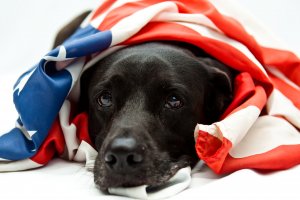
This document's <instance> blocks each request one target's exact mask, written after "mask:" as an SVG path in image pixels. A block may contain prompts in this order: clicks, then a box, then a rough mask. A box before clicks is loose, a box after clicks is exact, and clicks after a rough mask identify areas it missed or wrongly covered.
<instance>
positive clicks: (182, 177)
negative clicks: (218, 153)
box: [108, 166, 191, 199]
mask: <svg viewBox="0 0 300 200" xmlns="http://www.w3.org/2000/svg"><path fill="white" fill-rule="evenodd" d="M190 183H191V167H189V166H188V167H185V168H181V169H179V170H178V171H177V172H176V173H175V174H174V175H173V176H172V177H171V178H170V179H169V180H168V181H166V182H165V183H164V184H161V185H159V186H148V185H140V186H136V187H130V188H128V187H127V188H126V187H110V188H108V193H110V194H116V195H122V196H128V197H133V198H138V199H147V198H148V197H150V196H152V197H153V195H154V196H157V197H159V199H160V198H166V197H168V196H165V195H168V194H169V192H167V193H164V192H161V191H163V190H168V191H170V188H172V187H173V190H172V189H171V190H172V191H173V193H174V194H175V193H178V192H180V191H182V190H184V189H186V188H187V187H188V186H189V185H190ZM174 188H176V189H175V190H174Z"/></svg>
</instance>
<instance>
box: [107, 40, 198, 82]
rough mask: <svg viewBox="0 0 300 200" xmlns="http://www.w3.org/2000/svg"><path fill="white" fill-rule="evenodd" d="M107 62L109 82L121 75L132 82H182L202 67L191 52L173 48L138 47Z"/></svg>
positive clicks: (119, 52)
mask: <svg viewBox="0 0 300 200" xmlns="http://www.w3.org/2000/svg"><path fill="white" fill-rule="evenodd" d="M107 60H108V62H107V61H106V63H109V64H108V65H109V66H108V68H107V70H106V72H105V78H106V79H107V78H110V77H113V76H115V75H120V76H123V77H126V78H129V79H130V80H137V79H141V80H144V81H148V80H147V79H155V80H156V81H158V80H167V79H171V78H173V79H174V78H177V79H179V80H177V81H180V79H182V78H184V76H187V75H188V76H189V77H191V76H193V75H195V71H199V63H198V61H197V60H196V59H195V57H194V56H193V55H192V54H191V52H189V51H187V50H186V49H182V48H179V47H176V46H172V45H169V46H168V45H157V44H151V45H150V44H144V45H138V46H134V47H131V48H125V49H123V50H121V51H118V52H116V53H114V54H112V55H111V56H110V57H109V58H107ZM139 81H140V80H139Z"/></svg>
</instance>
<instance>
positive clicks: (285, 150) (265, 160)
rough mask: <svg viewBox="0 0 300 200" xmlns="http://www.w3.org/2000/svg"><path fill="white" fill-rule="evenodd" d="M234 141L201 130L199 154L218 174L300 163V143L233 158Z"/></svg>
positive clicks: (277, 167)
mask: <svg viewBox="0 0 300 200" xmlns="http://www.w3.org/2000/svg"><path fill="white" fill-rule="evenodd" d="M231 148H232V143H231V142H230V141H229V140H227V139H226V138H223V140H222V141H220V140H219V139H218V138H216V137H214V136H212V135H210V134H208V133H206V132H203V131H199V137H198V138H197V142H196V151H197V154H198V156H199V157H200V158H201V159H202V160H203V161H204V162H205V163H206V164H207V165H208V166H209V167H210V168H211V169H212V170H213V171H214V172H215V173H218V174H228V173H231V172H234V171H237V170H240V169H260V170H283V169H288V168H291V167H293V166H295V165H298V164H300V154H299V153H295V152H300V145H299V144H298V145H282V146H279V147H276V148H274V149H272V150H270V151H267V152H265V153H262V154H256V155H252V156H248V157H244V158H233V157H232V156H231V155H230V154H229V151H230V149H231Z"/></svg>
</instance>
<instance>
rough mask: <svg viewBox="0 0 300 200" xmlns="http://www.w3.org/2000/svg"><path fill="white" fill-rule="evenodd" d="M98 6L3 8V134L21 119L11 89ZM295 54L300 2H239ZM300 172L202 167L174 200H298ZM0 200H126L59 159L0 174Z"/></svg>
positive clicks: (18, 1)
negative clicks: (63, 31)
mask: <svg viewBox="0 0 300 200" xmlns="http://www.w3.org/2000/svg"><path fill="white" fill-rule="evenodd" d="M98 2H99V1H98V0H86V1H84V5H83V1H80V0H64V1H59V0H48V1H46V0H45V1H38V0H27V1H22V0H10V1H1V2H0V27H1V33H0V34H1V35H0V36H1V37H0V44H1V45H0V56H1V57H0V58H1V64H0V94H1V100H0V134H1V133H4V132H6V131H8V130H10V129H11V128H12V127H13V126H14V121H15V119H16V118H17V114H16V112H15V111H14V106H13V103H12V97H11V96H12V86H13V84H14V82H15V80H16V79H17V77H18V76H19V75H20V73H22V72H24V71H25V70H26V69H28V68H29V67H30V66H32V65H33V64H34V63H35V62H37V61H38V60H39V58H40V57H41V56H43V55H44V54H45V53H47V51H48V50H49V49H50V47H51V44H52V41H53V39H54V36H55V33H56V32H57V30H58V29H59V28H60V27H61V26H62V25H63V24H65V23H66V22H68V21H69V20H71V19H72V18H73V17H74V16H75V15H77V14H79V13H81V12H82V11H83V10H85V9H86V8H89V7H93V5H97V4H98ZM239 2H240V3H241V4H243V5H244V7H246V8H248V9H249V10H250V11H251V12H252V14H253V15H255V16H256V18H259V19H260V20H261V21H262V22H263V23H264V24H266V25H267V26H268V27H269V28H270V29H271V30H273V31H274V32H275V33H276V35H278V36H279V38H280V39H282V41H283V42H285V43H287V45H288V46H290V47H291V49H293V50H295V51H297V52H298V53H299V52H300V47H299V44H300V37H299V36H298V35H300V34H299V33H300V26H299V19H300V13H299V12H298V11H299V8H300V1H297V0H285V1H284V0H264V1H260V0H240V1H239ZM299 174H300V166H297V167H295V168H292V169H290V170H286V171H280V172H274V173H258V172H255V171H252V170H241V171H238V172H235V173H233V174H231V175H228V176H224V177H220V176H217V175H214V174H213V173H212V172H211V171H210V170H209V169H208V168H207V167H206V166H200V167H199V168H198V171H197V172H196V173H195V174H194V175H193V178H192V184H191V187H190V188H189V189H187V190H185V191H184V192H182V193H180V194H179V195H177V196H175V197H173V198H172V199H181V200H182V199H272V200H273V199H300V191H299V182H300V181H299V180H300V175H299ZM0 192H1V193H0V199H67V198H68V199H69V198H73V199H87V200H88V199H126V198H122V197H116V196H108V195H105V196H103V194H102V193H101V192H99V191H98V189H97V188H96V187H95V185H94V183H93V177H92V173H91V172H88V171H87V170H86V169H85V168H84V167H83V164H81V163H71V162H67V161H63V160H60V159H55V160H53V161H51V162H50V164H49V165H47V166H45V167H43V168H40V169H35V170H30V171H25V172H14V173H1V174H0Z"/></svg>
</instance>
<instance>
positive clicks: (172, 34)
mask: <svg viewBox="0 0 300 200" xmlns="http://www.w3.org/2000/svg"><path fill="white" fill-rule="evenodd" d="M155 40H169V41H174V40H175V41H182V42H187V43H191V44H194V45H196V46H198V47H199V48H202V49H203V50H204V51H206V52H207V53H208V54H210V55H212V56H214V57H215V58H217V59H218V60H220V61H222V62H223V63H225V64H226V65H228V66H230V67H232V68H234V69H236V70H238V71H242V72H243V71H246V72H249V73H250V74H251V76H252V77H253V78H254V79H256V81H259V82H260V84H261V85H263V86H264V88H265V90H266V92H267V94H268V95H269V94H271V92H272V91H273V85H272V83H270V80H269V79H268V77H267V76H266V75H265V74H264V73H263V72H262V71H261V70H260V69H259V68H258V67H257V66H256V65H255V64H254V63H253V62H252V61H251V60H249V58H248V57H246V56H245V55H244V54H243V53H241V52H240V51H238V50H237V49H236V48H234V47H232V46H231V45H228V44H226V43H223V42H221V41H217V40H214V39H211V38H207V37H203V36H201V35H200V34H199V33H197V32H196V31H194V30H192V29H190V28H188V27H185V26H183V25H180V24H176V23H171V22H151V23H149V24H147V25H146V26H145V27H144V28H143V29H142V30H140V32H139V33H137V34H136V35H134V36H133V37H131V38H129V39H128V40H126V41H125V42H123V43H122V44H124V45H132V44H137V43H143V42H147V41H155Z"/></svg>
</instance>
